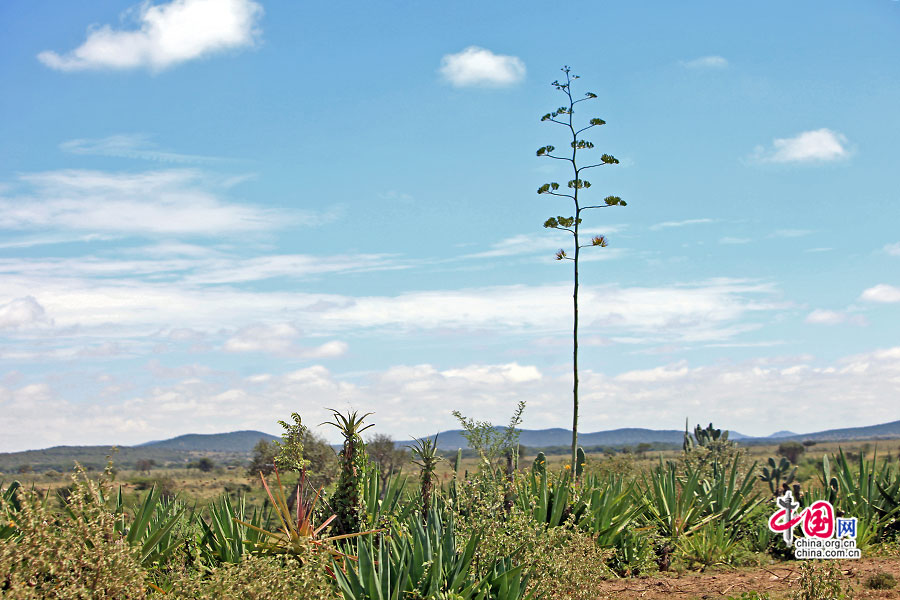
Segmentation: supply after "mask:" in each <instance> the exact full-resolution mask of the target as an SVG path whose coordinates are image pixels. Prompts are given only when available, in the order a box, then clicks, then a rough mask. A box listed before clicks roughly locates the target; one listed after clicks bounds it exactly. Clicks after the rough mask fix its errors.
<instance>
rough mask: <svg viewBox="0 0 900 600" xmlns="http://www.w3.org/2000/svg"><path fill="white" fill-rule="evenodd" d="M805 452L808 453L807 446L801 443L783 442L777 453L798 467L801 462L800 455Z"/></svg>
mask: <svg viewBox="0 0 900 600" xmlns="http://www.w3.org/2000/svg"><path fill="white" fill-rule="evenodd" d="M804 452H806V446H804V445H803V444H801V443H800V442H782V443H780V444H779V445H778V450H777V451H776V452H775V453H776V454H777V455H778V456H783V457H785V458H786V459H788V460H789V461H791V463H792V464H795V465H796V464H797V461H798V460H800V455H801V454H803V453H804Z"/></svg>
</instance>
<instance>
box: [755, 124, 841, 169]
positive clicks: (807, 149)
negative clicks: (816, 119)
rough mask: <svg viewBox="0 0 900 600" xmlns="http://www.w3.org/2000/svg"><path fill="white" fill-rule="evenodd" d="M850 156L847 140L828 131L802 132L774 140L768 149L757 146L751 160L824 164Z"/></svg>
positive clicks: (839, 134)
mask: <svg viewBox="0 0 900 600" xmlns="http://www.w3.org/2000/svg"><path fill="white" fill-rule="evenodd" d="M848 156H850V150H849V149H848V147H847V138H846V137H845V136H844V135H843V134H841V133H838V132H836V131H832V130H830V129H824V128H823V129H816V130H814V131H804V132H802V133H799V134H797V135H795V136H794V137H792V138H776V139H775V140H774V141H773V142H772V146H771V147H770V148H763V147H762V146H758V147H757V148H756V150H755V151H754V154H753V159H754V160H757V161H759V162H771V163H792V162H826V161H833V160H840V159H843V158H847V157H848Z"/></svg>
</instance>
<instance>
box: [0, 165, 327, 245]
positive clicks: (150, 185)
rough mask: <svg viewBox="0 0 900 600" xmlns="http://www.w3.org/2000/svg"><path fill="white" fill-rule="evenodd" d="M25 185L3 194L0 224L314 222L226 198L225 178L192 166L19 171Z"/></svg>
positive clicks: (190, 227)
mask: <svg viewBox="0 0 900 600" xmlns="http://www.w3.org/2000/svg"><path fill="white" fill-rule="evenodd" d="M19 180H20V182H21V183H24V184H25V185H26V186H27V187H28V188H29V189H28V190H27V192H26V193H24V194H20V195H17V196H6V197H4V196H2V195H0V227H2V228H6V229H41V230H46V229H52V228H59V229H71V230H79V231H85V230H87V231H93V232H103V233H113V234H126V233H127V234H137V233H149V234H194V235H219V234H225V233H237V232H247V231H260V230H267V229H274V228H277V227H282V226H286V225H287V224H289V223H290V222H291V221H292V220H295V221H298V222H300V223H303V222H306V223H307V224H313V223H316V222H317V219H318V217H316V216H313V215H310V214H304V213H302V212H300V213H294V214H293V215H285V214H278V213H276V212H274V211H272V210H267V209H263V208H258V207H255V206H251V205H245V204H237V203H233V202H228V201H225V200H223V199H222V198H221V197H220V195H221V191H222V188H223V187H226V186H227V184H228V183H229V182H228V181H227V180H225V181H223V180H222V179H221V178H213V177H210V176H208V175H205V174H204V173H201V172H199V171H196V170H190V169H169V170H162V171H146V172H143V173H109V172H105V171H86V170H78V169H66V170H60V171H48V172H42V173H31V174H25V175H21V176H20V177H19Z"/></svg>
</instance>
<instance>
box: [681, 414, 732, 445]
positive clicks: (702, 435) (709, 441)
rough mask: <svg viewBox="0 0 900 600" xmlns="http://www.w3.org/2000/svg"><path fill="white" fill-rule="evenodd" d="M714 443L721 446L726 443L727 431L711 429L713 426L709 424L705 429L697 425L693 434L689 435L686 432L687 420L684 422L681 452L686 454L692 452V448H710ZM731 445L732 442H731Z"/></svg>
mask: <svg viewBox="0 0 900 600" xmlns="http://www.w3.org/2000/svg"><path fill="white" fill-rule="evenodd" d="M716 442H719V443H721V444H725V442H728V431H727V430H726V431H722V430H721V429H716V428H715V427H713V424H712V423H710V424H709V425H707V426H706V427H705V428H702V427H700V426H699V425H697V426H696V427H694V434H693V435H691V434H690V433H689V432H688V423H687V419H685V421H684V442H683V443H682V445H681V448H682V450H684V451H685V452H688V451H690V450H693V449H694V448H697V447H700V448H710V447H712V446H713V445H716ZM731 444H732V445H733V444H734V442H731Z"/></svg>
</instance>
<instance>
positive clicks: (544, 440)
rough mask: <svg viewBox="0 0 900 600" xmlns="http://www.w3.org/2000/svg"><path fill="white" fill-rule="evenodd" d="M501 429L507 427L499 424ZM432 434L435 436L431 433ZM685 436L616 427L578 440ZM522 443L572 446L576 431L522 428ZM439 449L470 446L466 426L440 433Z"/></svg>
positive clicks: (631, 441) (625, 442)
mask: <svg viewBox="0 0 900 600" xmlns="http://www.w3.org/2000/svg"><path fill="white" fill-rule="evenodd" d="M494 429H496V430H497V431H502V430H503V429H504V428H502V427H495V428H494ZM429 437H434V436H433V435H432V436H429ZM683 439H684V432H683V431H678V430H677V429H662V430H657V429H639V428H625V429H613V430H611V431H598V432H595V433H579V434H578V443H579V445H581V446H584V447H585V448H588V447H592V446H606V447H621V446H633V445H636V444H641V443H649V444H652V443H661V444H679V445H680V444H681V442H682V441H683ZM410 443H412V442H410V441H404V442H399V444H400V445H407V444H410ZM519 443H520V444H522V445H523V446H528V447H529V448H551V447H554V446H569V445H571V444H572V430H571V429H562V428H559V427H557V428H553V429H522V430H521V432H520V433H519ZM437 445H438V449H440V450H451V451H452V450H456V449H457V448H466V447H467V446H468V444H467V442H466V438H465V437H463V430H462V429H451V430H448V431H442V432H440V433H439V434H438V439H437Z"/></svg>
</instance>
